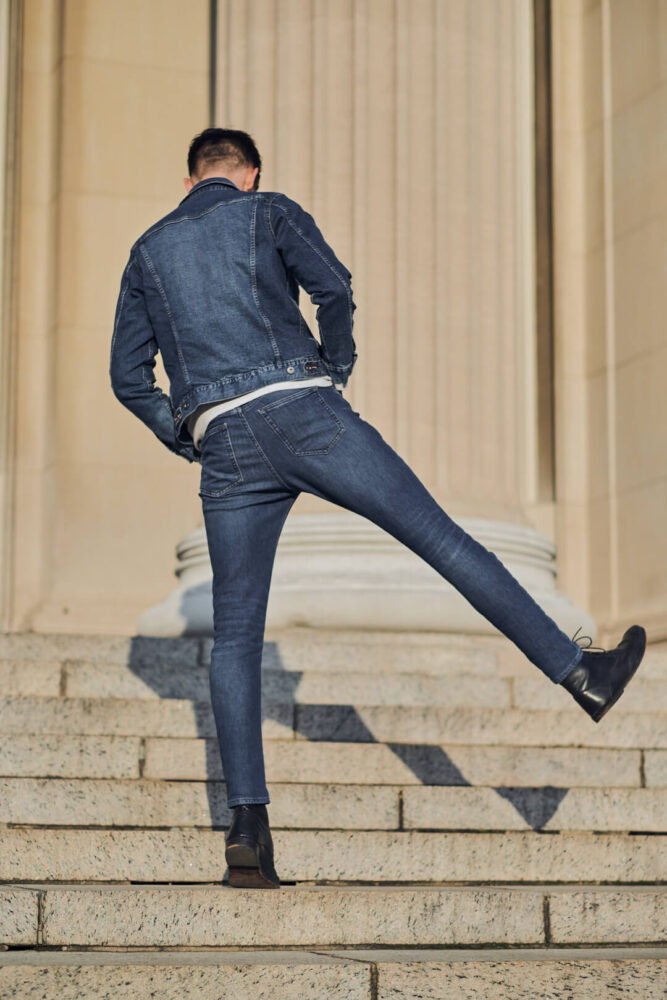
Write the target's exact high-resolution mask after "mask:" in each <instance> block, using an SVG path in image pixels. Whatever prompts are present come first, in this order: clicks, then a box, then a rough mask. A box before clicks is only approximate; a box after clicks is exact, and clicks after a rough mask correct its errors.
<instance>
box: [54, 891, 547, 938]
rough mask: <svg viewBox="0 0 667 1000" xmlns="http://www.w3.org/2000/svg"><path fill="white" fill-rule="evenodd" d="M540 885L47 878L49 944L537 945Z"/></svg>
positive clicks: (540, 924)
mask: <svg viewBox="0 0 667 1000" xmlns="http://www.w3.org/2000/svg"><path fill="white" fill-rule="evenodd" d="M542 901H543V893H542V892H541V891H540V890H533V889H527V888H519V889H515V888H506V887H502V888H493V889H488V888H476V887H475V888H470V887H466V886H456V887H449V888H439V887H438V888H436V887H431V886H427V887H392V888H383V887H372V888H365V887H358V886H355V887H349V888H348V887H345V888H343V887H338V886H329V887H326V888H319V887H310V886H299V887H290V886H285V885H283V886H282V887H281V888H280V889H277V890H273V891H271V890H267V891H265V892H257V891H256V890H253V889H232V888H229V887H225V888H220V887H203V886H202V887H200V886H197V887H192V886H179V887H169V888H166V887H160V888H145V887H143V886H112V887H111V886H104V887H99V886H96V887H91V886H81V887H77V888H70V887H60V886H53V887H49V888H48V889H47V890H46V893H45V900H44V941H45V943H46V944H48V945H63V944H68V945H69V944H73V945H80V946H83V945H93V946H94V945H100V944H104V945H113V946H120V947H122V946H126V945H130V944H131V945H135V946H139V947H148V946H167V947H190V946H193V947H194V946H220V945H226V946H231V947H236V946H246V945H250V946H253V947H264V946H266V945H271V946H273V945H286V946H291V945H296V946H304V945H310V946H313V945H315V946H316V945H319V944H327V945H362V944H373V943H382V944H385V945H393V944H396V945H405V946H414V945H417V944H420V945H428V944H481V943H493V942H498V943H499V942H503V943H508V944H509V943H513V942H516V943H524V944H526V943H540V942H543V940H544V926H543V915H542Z"/></svg>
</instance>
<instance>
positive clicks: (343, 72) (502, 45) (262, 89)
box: [217, 0, 534, 520]
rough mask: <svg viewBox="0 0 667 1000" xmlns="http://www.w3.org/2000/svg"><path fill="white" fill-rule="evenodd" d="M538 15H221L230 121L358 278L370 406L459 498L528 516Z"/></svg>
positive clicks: (358, 380) (354, 5)
mask: <svg viewBox="0 0 667 1000" xmlns="http://www.w3.org/2000/svg"><path fill="white" fill-rule="evenodd" d="M530 12H531V6H530V3H529V2H528V0H526V2H516V0H466V2H462V0H396V2H395V3H390V2H388V0H356V2H352V0H260V2H257V0H221V2H220V5H219V18H218V23H219V26H220V36H219V39H218V52H219V67H218V94H217V109H218V110H217V118H218V122H219V123H220V124H225V125H229V126H232V127H240V128H245V129H247V130H248V131H250V132H251V133H252V135H253V136H254V137H255V139H256V141H257V143H258V145H259V148H260V150H261V152H262V155H263V158H264V162H265V168H264V171H263V181H262V186H263V187H264V188H265V189H279V190H281V191H284V192H285V193H287V194H289V195H290V196H291V197H294V198H295V199H297V200H298V201H300V202H301V203H302V204H303V205H304V206H305V207H306V208H307V209H308V210H309V211H311V212H312V213H313V214H314V216H315V218H316V219H317V220H318V222H319V223H320V224H321V227H322V229H323V231H324V232H325V234H326V236H327V238H328V239H329V240H330V242H331V243H332V245H333V247H334V249H335V250H336V252H337V253H338V255H339V256H340V257H341V258H342V259H343V260H344V261H345V262H346V263H347V264H348V266H349V267H350V269H351V270H352V273H353V287H354V292H355V298H356V300H357V302H358V306H359V308H358V311H357V314H356V319H357V333H358V343H359V361H358V364H357V367H356V369H355V373H354V376H353V378H352V380H351V382H350V387H349V390H348V398H349V399H350V402H352V403H354V404H355V407H356V408H357V409H360V410H363V411H364V414H365V415H367V416H368V418H369V419H370V420H372V421H373V422H375V423H376V424H377V426H378V427H379V428H380V430H381V431H382V432H383V433H384V434H385V435H386V436H387V438H388V439H389V440H390V441H391V442H392V444H393V445H394V447H396V448H397V450H398V451H399V452H400V453H401V454H402V455H403V456H404V457H405V459H406V460H407V461H408V462H409V463H410V464H411V465H412V466H413V467H414V468H415V470H416V471H417V472H418V474H419V475H420V476H421V477H422V478H423V479H424V481H425V482H426V484H427V486H428V487H429V488H430V489H431V490H432V491H433V492H434V494H435V495H436V496H437V498H438V500H439V501H440V502H442V503H443V504H445V503H446V504H448V505H450V506H452V507H454V508H457V509H458V510H459V511H461V512H463V511H465V512H473V510H472V508H474V513H475V514H477V515H481V516H494V517H495V516H498V515H499V514H501V515H502V516H503V517H509V518H510V519H511V520H524V519H525V518H524V514H523V504H524V502H525V501H526V500H529V499H530V497H527V496H525V494H526V492H529V489H530V486H529V484H527V483H526V472H527V471H528V470H527V467H526V463H527V461H529V456H527V455H526V454H525V450H526V446H527V444H528V443H530V441H531V437H530V433H526V424H527V423H530V422H532V420H533V415H532V412H528V411H527V402H528V400H530V398H531V391H530V388H529V387H528V383H529V382H530V380H531V379H532V377H533V371H532V369H531V368H530V365H529V364H526V360H527V358H529V352H528V351H527V350H526V346H527V345H528V344H532V342H533V339H534V330H533V329H532V325H531V320H532V317H531V316H530V315H529V314H527V310H526V308H525V306H526V297H528V298H529V300H530V297H531V296H532V285H533V281H534V276H533V271H532V259H531V256H530V253H526V249H527V248H526V246H525V245H524V242H525V233H524V232H523V230H522V222H521V219H522V213H523V212H524V211H525V209H526V207H527V206H529V205H530V204H531V202H530V199H531V197H532V180H531V177H530V171H531V170H532V154H531V150H530V148H529V147H527V146H526V142H527V141H529V134H528V135H527V134H526V130H525V129H523V130H522V128H521V123H520V122H519V120H518V119H519V117H520V116H521V115H524V116H525V115H526V114H527V113H528V114H530V113H531V109H530V105H529V102H525V101H524V96H525V95H524V91H525V90H526V89H527V88H529V87H530V82H531V68H530V60H531V58H532V50H531V47H530V33H529V32H526V31H524V30H523V29H524V28H525V26H526V24H528V25H529V22H530ZM526 42H527V44H526ZM305 309H306V311H307V312H308V313H309V318H312V311H311V310H310V304H309V303H308V302H307V301H306V306H305ZM527 485H528V490H527ZM300 509H304V510H305V509H309V510H321V509H323V508H322V504H321V502H319V501H316V500H314V499H309V500H307V501H305V502H304V503H303V504H302V505H301V508H300Z"/></svg>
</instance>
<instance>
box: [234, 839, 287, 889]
mask: <svg viewBox="0 0 667 1000" xmlns="http://www.w3.org/2000/svg"><path fill="white" fill-rule="evenodd" d="M260 854H261V848H258V849H257V850H255V849H253V848H252V847H251V846H250V845H249V844H228V845H227V847H226V848H225V861H226V862H227V867H228V868H229V874H228V881H229V884H230V885H231V886H234V888H237V889H279V888H280V879H278V878H277V876H276V879H277V881H275V880H274V879H273V877H272V876H270V875H268V874H267V873H265V871H264V870H263V868H262V865H261V863H260Z"/></svg>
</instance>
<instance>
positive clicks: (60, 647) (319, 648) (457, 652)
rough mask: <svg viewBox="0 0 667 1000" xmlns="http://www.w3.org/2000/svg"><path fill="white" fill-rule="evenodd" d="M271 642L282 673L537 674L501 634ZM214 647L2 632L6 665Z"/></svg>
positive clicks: (334, 634)
mask: <svg viewBox="0 0 667 1000" xmlns="http://www.w3.org/2000/svg"><path fill="white" fill-rule="evenodd" d="M618 638H619V639H620V635H619V637H618ZM649 638H650V637H649ZM265 640H266V641H265V643H264V660H265V665H266V666H273V667H276V668H280V669H290V670H325V671H327V670H333V671H336V672H337V671H347V670H351V671H356V670H360V671H361V672H363V673H370V672H374V671H379V672H381V673H385V672H388V671H390V670H398V671H399V672H402V673H408V672H412V671H413V670H416V671H417V672H418V673H433V674H445V673H448V672H451V671H453V672H454V673H459V672H461V671H464V672H468V673H475V674H477V673H480V674H483V675H488V674H490V673H491V674H493V673H496V671H497V669H498V664H499V661H502V665H501V672H502V675H503V676H514V675H518V676H530V675H532V674H534V673H535V671H536V668H535V667H534V665H533V664H531V663H530V662H529V661H528V660H527V659H526V657H525V656H524V655H523V653H521V651H520V650H518V649H517V648H516V647H515V646H514V645H513V644H512V643H510V642H509V640H508V639H506V638H505V637H504V636H502V635H501V634H500V633H498V634H497V635H466V634H458V633H447V632H411V633H405V632H391V631H367V630H342V629H340V630H339V629H335V630H333V629H332V630H329V629H320V628H318V629H311V628H307V627H300V626H295V627H290V628H285V629H274V630H271V629H269V630H267V632H266V636H265ZM581 645H585V644H584V643H581ZM211 646H212V640H210V639H183V638H175V639H167V638H150V637H145V636H135V637H132V638H131V637H123V636H103V635H65V634H41V633H36V632H22V633H3V634H0V661H2V660H4V661H16V662H19V663H20V662H25V661H33V662H34V661H45V662H49V661H58V662H63V661H65V660H87V661H89V662H97V663H106V664H111V663H116V664H125V665H130V666H131V667H132V668H136V667H139V666H141V665H144V666H147V667H152V666H155V665H162V666H166V665H169V664H171V665H176V666H179V667H180V668H184V667H186V666H188V665H190V666H195V665H197V664H199V665H208V663H209V660H210V653H211ZM641 676H642V677H643V678H646V679H654V680H663V681H664V680H667V643H653V644H651V643H649V645H648V647H647V650H646V654H645V656H644V659H643V661H642V665H641Z"/></svg>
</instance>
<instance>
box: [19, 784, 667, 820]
mask: <svg viewBox="0 0 667 1000" xmlns="http://www.w3.org/2000/svg"><path fill="white" fill-rule="evenodd" d="M268 789H269V796H270V798H271V807H270V818H271V823H272V826H275V827H276V828H279V827H286V828H297V829H298V828H302V829H359V830H364V829H365V830H396V829H399V827H400V826H401V825H402V826H403V827H404V828H405V829H419V830H526V829H544V830H598V831H602V830H604V831H609V832H612V831H633V832H638V833H639V832H644V833H660V832H663V831H664V829H665V816H666V815H667V808H666V807H667V790H665V789H662V788H620V789H607V788H570V789H567V788H551V787H549V786H546V787H537V788H506V787H501V788H483V787H465V786H464V787H446V786H440V787H437V786H427V785H418V786H410V785H404V786H396V785H372V786H364V785H351V784H325V785H323V784H305V783H304V784H300V783H277V782H269V784H268ZM229 817H230V811H229V809H228V807H227V804H226V786H225V783H224V782H222V781H211V782H203V781H198V782H190V781H150V780H146V779H138V780H135V781H127V780H124V779H117V780H111V781H109V780H104V779H97V778H85V779H76V778H63V779H54V778H3V779H0V822H1V823H11V824H20V825H39V826H45V825H46V826H110V827H114V826H130V827H211V826H220V825H225V826H226V825H227V824H228V822H229Z"/></svg>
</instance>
